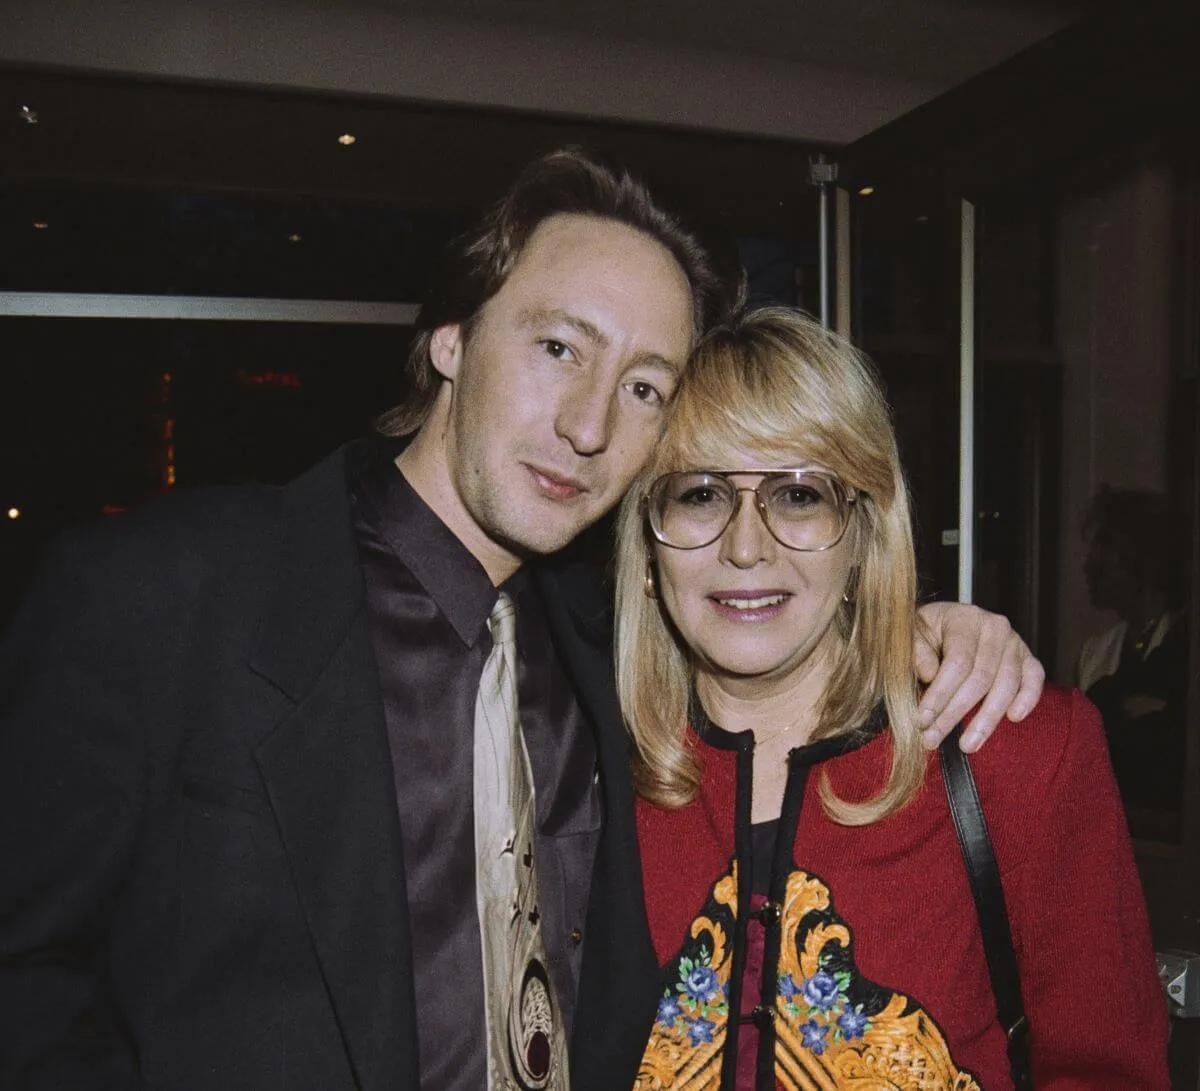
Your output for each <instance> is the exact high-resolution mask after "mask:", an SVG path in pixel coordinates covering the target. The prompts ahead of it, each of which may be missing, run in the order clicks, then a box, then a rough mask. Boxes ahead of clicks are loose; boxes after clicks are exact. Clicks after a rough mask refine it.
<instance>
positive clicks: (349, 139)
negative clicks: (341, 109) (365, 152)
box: [338, 133, 358, 148]
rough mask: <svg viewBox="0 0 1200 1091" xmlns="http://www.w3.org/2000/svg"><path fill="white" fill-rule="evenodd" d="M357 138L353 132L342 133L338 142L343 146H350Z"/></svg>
mask: <svg viewBox="0 0 1200 1091" xmlns="http://www.w3.org/2000/svg"><path fill="white" fill-rule="evenodd" d="M357 139H358V137H356V136H355V135H354V134H353V133H342V135H341V136H339V137H338V143H339V144H341V146H342V147H343V148H348V147H350V145H351V144H353V143H354V142H355V141H356V140H357Z"/></svg>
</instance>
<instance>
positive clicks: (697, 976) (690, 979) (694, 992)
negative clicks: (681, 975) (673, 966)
mask: <svg viewBox="0 0 1200 1091" xmlns="http://www.w3.org/2000/svg"><path fill="white" fill-rule="evenodd" d="M683 987H684V988H685V989H687V991H688V995H689V996H691V997H692V998H693V999H695V1000H698V1001H699V1002H700V1003H701V1004H707V1003H708V1002H709V1001H710V1000H713V999H715V998H716V996H717V994H718V993H719V992H720V991H721V983H720V982H719V981H718V980H717V975H716V974H715V973H713V971H712V969H711V968H710V967H708V966H696V967H693V969H692V970H691V972H689V973H688V975H687V977H686V978H685V979H684V982H683Z"/></svg>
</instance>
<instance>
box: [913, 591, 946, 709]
mask: <svg viewBox="0 0 1200 1091" xmlns="http://www.w3.org/2000/svg"><path fill="white" fill-rule="evenodd" d="M934 640H935V636H934V634H933V632H932V631H931V630H930V628H929V626H928V625H926V624H925V623H924V621H923V619H922V618H921V615H920V614H918V615H917V641H916V644H915V646H914V647H913V667H914V668H915V669H916V672H917V678H918V680H919V681H920V682H922V683H923V684H924V685H929V684H930V683H931V682H932V681H933V679H934V677H935V676H936V675H937V672H938V667H939V665H940V664H941V660H940V659H939V657H938V650H937V645H936V644H935V643H934ZM930 720H931V721H932V717H930Z"/></svg>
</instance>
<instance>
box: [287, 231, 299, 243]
mask: <svg viewBox="0 0 1200 1091" xmlns="http://www.w3.org/2000/svg"><path fill="white" fill-rule="evenodd" d="M299 241H300V232H298V231H293V232H292V233H291V234H290V235H289V236H288V242H299Z"/></svg>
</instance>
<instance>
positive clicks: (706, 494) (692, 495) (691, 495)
mask: <svg viewBox="0 0 1200 1091" xmlns="http://www.w3.org/2000/svg"><path fill="white" fill-rule="evenodd" d="M716 498H717V494H716V491H715V490H714V489H711V488H709V487H708V486H707V485H699V486H697V487H696V488H694V489H688V490H687V491H686V492H682V493H680V494H679V497H678V502H679V503H680V504H689V505H691V506H692V507H703V506H704V505H706V504H711V503H712V502H713V501H714V500H716Z"/></svg>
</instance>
